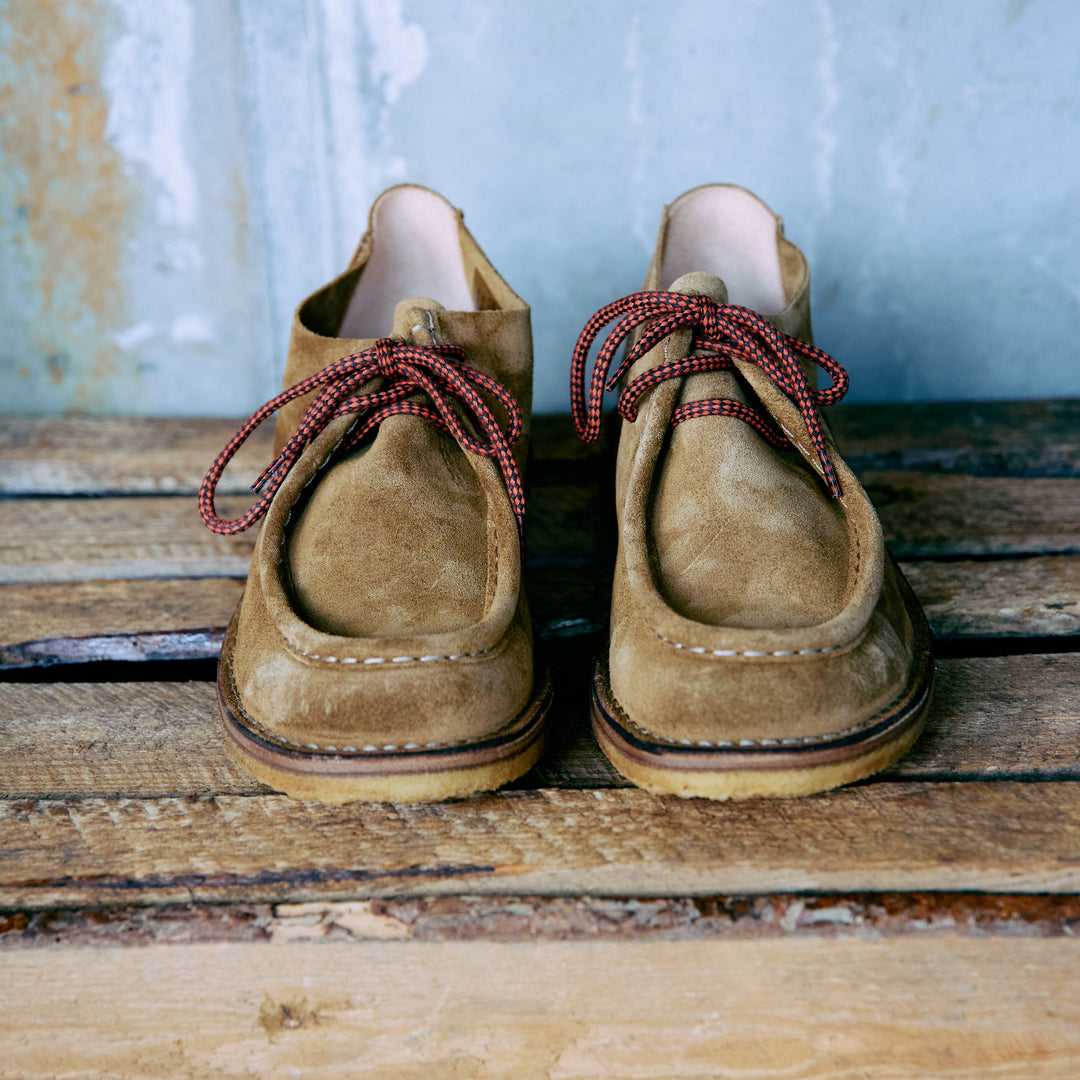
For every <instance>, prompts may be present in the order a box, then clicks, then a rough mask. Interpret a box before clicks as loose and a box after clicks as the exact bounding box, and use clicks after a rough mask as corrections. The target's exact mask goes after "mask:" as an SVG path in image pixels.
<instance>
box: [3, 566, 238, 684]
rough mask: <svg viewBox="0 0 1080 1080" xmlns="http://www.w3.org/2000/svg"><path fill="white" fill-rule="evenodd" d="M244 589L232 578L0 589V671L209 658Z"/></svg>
mask: <svg viewBox="0 0 1080 1080" xmlns="http://www.w3.org/2000/svg"><path fill="white" fill-rule="evenodd" d="M243 589H244V585H243V582H242V581H238V580H235V579H233V578H197V579H191V578H165V579H160V578H149V579H138V580H134V581H130V580H124V579H118V580H114V581H76V582H70V583H56V582H54V583H50V584H46V585H0V667H6V668H19V667H31V666H35V665H48V664H82V663H90V662H93V661H98V660H197V659H203V658H206V657H214V656H217V655H218V653H219V652H220V651H221V641H222V638H223V636H224V632H225V627H226V625H227V624H228V621H229V618H230V617H231V616H232V613H233V609H234V608H235V607H236V605H237V603H238V602H239V600H240V595H241V593H242V592H243Z"/></svg>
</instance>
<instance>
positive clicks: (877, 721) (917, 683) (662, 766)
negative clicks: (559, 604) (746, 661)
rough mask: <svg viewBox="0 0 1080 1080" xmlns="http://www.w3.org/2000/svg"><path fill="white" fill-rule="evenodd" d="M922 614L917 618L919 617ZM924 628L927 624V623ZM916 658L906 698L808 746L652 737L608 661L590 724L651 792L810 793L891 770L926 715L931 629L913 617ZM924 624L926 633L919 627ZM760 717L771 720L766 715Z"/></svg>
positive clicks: (714, 795) (602, 666)
mask: <svg viewBox="0 0 1080 1080" xmlns="http://www.w3.org/2000/svg"><path fill="white" fill-rule="evenodd" d="M921 621H922V620H919V622H921ZM922 625H923V627H925V623H923V624H922ZM916 626H917V629H916V635H917V641H916V650H915V655H916V664H915V671H914V673H913V676H912V679H911V682H910V683H909V685H908V687H907V688H906V690H905V691H904V693H903V694H902V695H901V697H900V698H899V699H898V700H896V701H894V702H893V703H892V704H891V705H889V706H888V707H887V708H886V709H885V710H883V711H882V712H881V713H880V714H878V715H877V716H874V717H870V718H868V719H867V721H866V723H865V724H863V725H862V726H861V727H860V729H859V730H858V731H857V732H855V733H853V734H849V735H847V736H846V737H843V738H838V739H834V740H831V741H828V742H815V743H812V744H809V745H804V746H775V747H774V746H755V747H752V748H745V747H739V746H733V747H731V748H730V749H729V748H719V747H715V746H714V747H709V748H706V747H700V746H690V747H684V746H680V745H677V744H676V745H673V744H671V743H668V742H655V741H652V740H650V739H648V738H647V737H644V736H643V735H642V734H641V732H640V729H638V728H636V725H634V724H632V723H631V722H630V721H629V719H628V718H627V716H626V714H625V713H624V712H623V710H622V708H621V706H620V705H619V703H618V702H617V701H616V700H615V697H614V695H613V694H612V692H611V685H610V683H609V681H608V671H607V663H606V660H604V661H600V662H598V663H597V666H596V675H595V678H594V680H593V695H592V724H593V731H594V732H595V734H596V740H597V742H598V743H599V744H600V749H601V750H603V752H604V753H605V754H606V755H607V757H608V759H609V760H610V761H611V763H612V764H613V765H614V766H615V768H616V769H618V770H619V772H620V773H622V775H623V776H625V777H626V779H627V780H630V781H632V782H633V783H635V784H636V785H637V786H638V787H641V788H644V789H645V790H646V791H651V792H653V793H654V794H667V795H680V796H682V797H684V798H695V797H701V798H706V799H752V798H758V797H762V796H772V797H778V798H782V797H786V796H794V795H812V794H814V793H815V792H818V791H827V790H828V789H829V788H834V787H839V786H840V785H841V784H850V783H852V782H853V781H855V780H861V779H862V778H863V777H866V776H870V775H871V774H873V773H876V772H880V771H881V770H882V769H887V768H888V767H889V766H890V765H892V764H893V763H894V762H896V761H897V760H899V759H900V758H901V757H902V756H903V755H904V754H906V753H907V751H908V750H910V749H911V746H912V744H913V743H914V742H915V740H916V739H917V738H918V737H919V733H920V732H921V731H922V729H923V725H924V724H925V722H926V714H927V708H928V706H929V703H930V691H931V688H932V685H933V676H934V664H933V660H932V659H931V655H930V633H929V629H928V628H926V629H925V630H922V628H921V627H919V626H918V622H917V623H916ZM920 630H922V632H920ZM762 719H763V722H764V721H765V720H766V719H767V718H765V717H763V718H762Z"/></svg>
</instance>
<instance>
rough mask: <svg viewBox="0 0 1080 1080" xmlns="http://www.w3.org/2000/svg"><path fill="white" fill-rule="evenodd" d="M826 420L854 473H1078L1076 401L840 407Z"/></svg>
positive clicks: (1079, 448)
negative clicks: (918, 471)
mask: <svg viewBox="0 0 1080 1080" xmlns="http://www.w3.org/2000/svg"><path fill="white" fill-rule="evenodd" d="M825 415H826V417H827V419H828V421H829V424H830V425H831V427H832V430H833V433H834V434H835V435H836V439H837V443H838V444H839V446H840V451H841V453H842V454H843V455H844V460H845V461H847V462H848V464H849V465H851V467H852V468H853V469H855V471H856V472H861V471H863V470H868V469H877V470H880V469H893V470H895V469H904V470H906V469H917V470H923V471H933V472H952V473H968V474H971V475H975V476H979V475H988V476H1080V400H1075V399H1062V400H1058V401H933V402H915V403H908V404H903V405H838V406H836V407H835V408H831V409H827V410H826V413H825Z"/></svg>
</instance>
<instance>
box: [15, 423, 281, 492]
mask: <svg viewBox="0 0 1080 1080" xmlns="http://www.w3.org/2000/svg"><path fill="white" fill-rule="evenodd" d="M241 422H242V421H241V420H240V419H239V418H236V419H234V418H231V417H230V418H227V419H213V418H205V417H170V418H163V417H134V416H123V417H115V416H64V417H55V418H46V417H32V416H4V417H0V493H3V494H6V495H101V494H121V493H128V494H130V493H135V494H142V495H146V494H170V495H172V494H194V493H195V492H196V491H198V490H199V484H200V483H202V478H203V476H204V475H205V473H206V470H207V468H208V467H209V465H210V462H212V461H213V460H214V458H215V457H216V456H217V454H218V452H219V451H220V450H221V448H222V447H223V446H224V445H225V444H226V443H227V442H228V441H229V439H231V438H232V437H233V435H234V434H235V433H236V429H237V428H238V427H239V426H240V424H241ZM272 448H273V425H272V424H269V423H267V424H264V425H263V426H262V428H261V429H260V430H259V431H257V432H255V434H254V435H252V437H251V438H250V439H249V440H248V441H247V443H246V444H245V445H244V446H243V447H242V448H241V449H240V451H239V452H238V453H237V455H236V458H235V459H234V460H233V463H232V464H231V465H230V466H229V469H228V470H227V472H226V473H225V475H224V476H223V477H222V480H221V484H220V485H219V490H220V491H221V494H222V495H240V494H244V495H246V494H247V493H248V485H249V484H250V483H251V482H252V481H253V480H254V479H255V477H257V476H258V475H259V473H261V472H262V471H263V469H264V468H265V467H266V464H267V463H268V462H269V460H270V457H271V454H272Z"/></svg>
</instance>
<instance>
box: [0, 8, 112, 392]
mask: <svg viewBox="0 0 1080 1080" xmlns="http://www.w3.org/2000/svg"><path fill="white" fill-rule="evenodd" d="M114 26H115V20H114V17H113V12H112V11H111V9H110V8H109V6H108V5H107V4H106V3H103V2H93V0H84V2H78V0H71V2H63V0H47V2H42V3H38V4H33V5H31V4H13V5H9V7H8V8H7V11H6V13H5V29H6V33H5V35H4V41H3V53H2V56H0V150H2V153H3V174H2V178H0V184H2V191H3V196H4V202H5V204H6V205H7V206H9V207H10V206H11V205H12V203H14V205H15V207H16V212H15V214H14V215H13V216H9V215H7V214H5V215H4V220H3V222H2V224H0V229H2V230H3V234H4V235H3V239H4V241H5V246H7V245H10V248H9V250H12V251H13V254H14V258H13V259H12V260H9V261H10V263H11V264H12V265H10V266H9V267H8V268H6V269H5V270H4V271H3V275H4V276H3V284H4V286H5V288H4V290H3V291H4V294H5V299H4V301H2V303H3V304H4V308H3V309H0V310H3V315H4V316H5V321H7V322H8V325H12V324H13V323H14V324H15V325H18V324H19V323H20V322H21V324H22V328H23V334H22V335H21V339H22V340H21V341H20V340H16V341H11V340H10V338H8V340H6V341H5V342H4V344H3V353H2V354H0V376H2V375H3V374H4V371H5V370H10V368H11V367H13V366H14V365H15V364H16V363H18V365H19V367H18V371H19V374H20V376H21V378H20V379H19V381H18V383H17V384H16V385H15V387H14V388H13V389H14V391H15V393H14V399H15V400H14V403H15V405H16V406H18V405H19V404H20V402H27V403H29V402H32V401H40V400H41V399H42V398H45V399H48V398H49V397H50V396H53V395H52V394H51V393H50V390H56V391H62V394H61V395H60V397H61V399H62V400H63V401H64V402H65V403H68V404H71V405H75V406H77V407H83V408H89V407H102V406H108V405H109V404H111V398H110V395H109V390H108V388H107V386H106V385H105V383H106V381H107V380H108V378H109V377H110V376H112V375H115V374H119V373H120V372H121V371H123V372H124V373H125V374H126V375H127V376H129V377H130V376H132V375H133V371H132V369H131V368H130V366H129V365H125V364H124V362H123V359H122V353H121V350H120V349H119V348H118V347H117V345H116V343H115V342H114V341H113V340H112V339H111V336H110V335H111V332H112V331H114V330H115V329H116V328H117V327H119V326H120V325H121V324H122V322H123V320H124V316H125V295H124V291H123V286H122V282H121V274H120V267H121V262H122V256H123V251H124V247H125V245H126V244H127V242H128V241H129V239H130V236H131V229H130V222H129V220H128V219H127V216H126V213H125V208H126V206H127V205H128V204H129V203H130V201H131V199H132V197H133V191H132V188H131V185H130V183H129V180H128V177H127V174H126V172H125V169H124V161H123V157H122V155H121V154H120V153H119V152H118V151H117V150H116V148H115V147H114V146H112V145H111V144H110V143H109V141H108V140H107V139H106V138H105V129H106V126H107V123H108V99H107V96H106V94H105V91H104V88H103V87H102V84H101V70H102V66H103V63H104V59H105V52H106V48H107V41H108V37H109V35H110V33H111V31H112V29H113V28H114ZM11 286H14V290H15V291H14V293H13V292H12V291H11ZM9 304H10V305H12V306H14V305H16V304H17V305H19V308H18V309H16V310H10V309H8V305H9ZM27 308H29V310H27ZM27 316H29V317H27ZM23 371H25V373H26V374H25V375H23V374H22V373H23ZM10 402H11V398H10V397H9V404H10Z"/></svg>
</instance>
